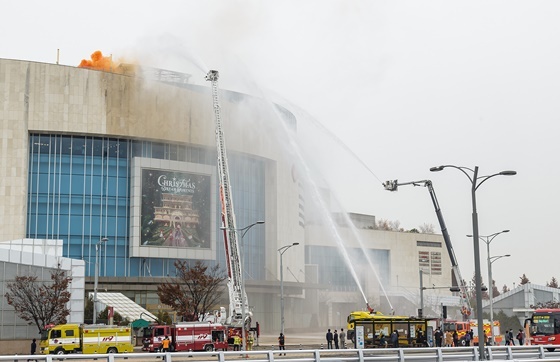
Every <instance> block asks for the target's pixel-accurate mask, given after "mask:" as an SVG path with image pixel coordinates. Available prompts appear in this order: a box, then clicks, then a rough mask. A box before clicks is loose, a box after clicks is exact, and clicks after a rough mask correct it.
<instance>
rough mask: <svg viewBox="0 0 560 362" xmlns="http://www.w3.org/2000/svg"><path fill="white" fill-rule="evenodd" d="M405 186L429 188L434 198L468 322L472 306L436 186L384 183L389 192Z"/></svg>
mask: <svg viewBox="0 0 560 362" xmlns="http://www.w3.org/2000/svg"><path fill="white" fill-rule="evenodd" d="M405 185H413V186H424V187H427V188H428V191H429V192H430V197H431V198H432V203H433V204H434V208H435V210H436V215H437V218H438V222H439V226H440V228H441V233H442V234H443V240H445V246H446V247H447V252H448V254H449V259H451V266H452V269H453V273H454V274H455V279H457V283H459V289H460V290H461V292H460V294H461V302H462V304H463V308H462V310H461V314H462V315H463V319H464V320H467V319H468V317H469V315H470V313H471V305H470V302H469V298H468V297H467V296H468V294H467V286H466V284H465V281H464V280H463V278H462V277H461V272H460V271H459V264H458V263H457V257H456V256H455V251H454V250H453V245H452V244H451V238H450V237H449V233H448V232H447V226H445V221H444V220H443V214H442V213H441V209H440V207H439V203H438V200H437V197H436V192H435V191H434V186H433V185H432V181H430V180H422V181H411V182H402V183H399V182H398V180H391V181H386V182H384V183H383V187H384V188H385V190H388V191H397V190H398V187H399V186H405Z"/></svg>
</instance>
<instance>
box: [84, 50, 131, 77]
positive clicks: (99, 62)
mask: <svg viewBox="0 0 560 362" xmlns="http://www.w3.org/2000/svg"><path fill="white" fill-rule="evenodd" d="M78 67H79V68H89V69H96V70H103V71H105V72H112V73H120V74H125V73H134V65H133V64H125V63H120V64H118V63H115V62H113V57H112V56H108V57H104V56H103V53H101V50H96V51H94V52H93V54H92V55H91V60H87V59H82V61H81V62H80V65H78Z"/></svg>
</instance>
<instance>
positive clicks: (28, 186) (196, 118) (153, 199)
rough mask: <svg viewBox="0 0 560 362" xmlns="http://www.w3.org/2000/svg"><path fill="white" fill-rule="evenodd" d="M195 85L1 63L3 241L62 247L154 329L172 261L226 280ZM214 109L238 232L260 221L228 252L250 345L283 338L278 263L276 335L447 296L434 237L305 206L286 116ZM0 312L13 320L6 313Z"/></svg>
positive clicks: (211, 129) (144, 75)
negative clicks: (216, 270) (421, 294)
mask: <svg viewBox="0 0 560 362" xmlns="http://www.w3.org/2000/svg"><path fill="white" fill-rule="evenodd" d="M192 77H194V76H188V75H184V74H178V73H173V72H169V71H152V70H145V69H141V68H135V67H130V66H126V67H121V72H119V73H112V72H104V71H98V70H93V69H85V68H77V67H69V66H62V65H56V64H45V63H36V62H30V61H22V60H10V59H0V99H2V103H1V104H0V121H1V137H0V146H1V147H2V152H1V153H0V172H1V173H2V175H3V178H2V179H1V180H0V189H1V190H2V192H0V215H1V216H2V217H1V221H0V223H1V227H0V240H1V241H6V242H12V241H15V240H20V239H24V238H28V239H41V240H62V256H63V257H64V258H68V259H71V260H79V261H82V262H83V263H84V265H85V266H84V269H85V270H84V275H85V286H84V289H85V293H89V292H91V291H92V289H93V280H94V270H95V269H94V266H95V257H96V247H99V265H100V269H99V289H100V290H104V291H105V290H106V291H107V292H117V291H118V292H121V293H123V294H125V295H126V296H128V297H129V298H130V299H132V300H133V301H135V302H136V303H137V304H139V305H141V306H142V307H145V308H146V309H147V310H150V311H151V312H154V313H156V312H157V310H158V308H160V307H161V305H160V303H159V301H158V297H157V294H156V287H157V285H158V284H159V283H161V282H162V280H164V279H165V278H168V277H173V275H174V266H173V264H174V261H175V260H177V259H187V260H204V261H207V262H209V263H218V264H219V265H225V260H224V259H225V258H224V254H225V253H224V247H223V244H222V240H221V233H220V203H219V200H218V198H217V197H216V195H218V192H217V190H218V180H217V172H216V141H215V125H214V115H213V107H212V99H211V94H210V91H209V88H208V86H207V85H195V84H191V83H189V79H191V78H192ZM198 77H200V78H203V77H204V74H199V75H198ZM220 101H221V104H220V106H221V112H222V117H223V118H224V127H225V135H226V140H227V149H228V158H229V170H230V179H231V183H232V187H233V191H232V193H233V198H234V205H235V211H236V219H237V225H238V227H239V228H241V227H244V226H246V225H250V224H252V223H254V222H255V221H257V220H263V221H265V224H264V225H258V226H256V227H253V228H251V230H250V232H248V233H247V234H246V235H245V236H244V237H243V238H242V240H241V249H242V250H241V254H242V255H243V264H244V272H245V275H244V278H245V281H246V290H247V293H248V296H249V303H250V305H251V306H252V307H253V308H254V320H256V321H259V323H260V325H261V327H262V330H263V331H265V332H267V331H268V332H274V333H275V331H278V330H279V326H280V296H279V292H280V270H279V268H280V258H281V257H282V258H283V265H284V294H285V302H286V310H287V311H288V310H289V313H286V328H316V327H323V326H331V325H335V324H336V325H339V324H340V325H341V326H342V325H343V323H344V320H345V318H346V315H347V314H348V312H349V311H350V310H355V309H358V308H359V309H363V308H364V307H365V300H368V301H371V304H372V305H373V306H378V307H379V308H381V309H385V308H390V306H391V305H392V306H393V308H394V309H397V308H396V306H395V304H394V303H391V302H390V301H391V299H392V298H404V299H403V300H405V299H406V300H408V301H409V303H410V306H409V307H407V314H409V313H410V314H411V311H414V310H415V308H417V302H416V301H415V299H416V300H417V298H418V285H419V273H418V270H419V268H423V269H424V270H425V271H427V272H429V273H425V277H426V278H427V279H426V280H425V283H428V282H429V283H431V284H433V285H440V286H446V285H451V266H450V262H449V258H448V257H447V255H446V254H445V248H444V245H442V244H443V241H442V238H441V236H440V235H428V234H413V233H398V232H384V231H378V230H373V227H370V226H372V225H374V224H375V219H374V218H373V217H371V216H369V217H368V216H367V215H354V219H355V220H358V219H359V222H357V223H356V224H357V225H356V226H355V225H354V223H353V222H352V221H351V220H352V219H351V218H350V217H349V216H348V215H346V216H344V215H343V216H340V215H338V216H337V215H334V214H332V212H331V210H329V207H328V203H323V202H322V201H319V202H318V201H317V200H319V199H321V197H320V194H321V193H323V192H324V190H318V188H317V187H316V186H314V185H313V183H311V182H308V180H307V179H306V177H305V172H301V170H305V167H304V166H302V165H301V164H300V162H299V161H298V160H297V159H296V158H295V157H293V155H292V153H291V152H289V150H286V147H287V146H286V145H287V144H289V142H286V140H287V139H288V138H287V137H290V135H291V134H293V133H297V129H298V123H297V119H296V118H295V117H294V115H293V114H292V113H291V112H290V111H289V110H287V109H285V108H283V107H280V106H278V105H271V104H270V103H269V102H266V101H263V100H261V99H258V98H255V97H251V96H248V95H244V94H240V93H237V92H231V91H226V90H221V93H220ZM368 218H370V220H369V221H370V222H369V225H368ZM103 238H107V241H106V242H103V243H101V242H100V241H101V240H102V239H103ZM296 241H297V242H299V243H300V245H299V246H297V247H294V248H293V249H291V250H288V251H287V252H286V253H284V254H283V256H280V254H279V253H278V249H279V248H281V247H283V246H285V245H289V244H292V243H293V242H296ZM12 244H13V242H12ZM374 270H376V271H374ZM374 275H377V276H376V277H374ZM4 278H9V276H8V275H7V274H4ZM428 279H429V280H428ZM5 281H6V280H5ZM357 282H359V284H358V283H357ZM433 293H434V295H435V298H436V299H437V298H438V296H439V295H444V293H442V292H436V291H434V292H433ZM427 294H430V293H429V292H428V293H427ZM447 294H449V293H447ZM438 300H439V299H438ZM223 303H224V305H226V306H227V303H228V301H227V293H224V299H223ZM399 304H401V303H399ZM0 311H2V313H9V312H10V307H9V306H7V304H6V302H5V300H2V301H0ZM12 312H13V311H12ZM397 312H398V310H397ZM82 316H83V315H82ZM4 320H5V319H3V318H2V319H0V324H1V323H4V322H3V321H4ZM72 321H73V322H78V323H79V322H83V320H80V317H79V315H76V316H75V319H74V320H72ZM3 328H4V325H0V330H1V329H3ZM29 337H30V336H29V331H28V330H27V329H26V330H20V331H19V332H17V333H16V335H14V338H29Z"/></svg>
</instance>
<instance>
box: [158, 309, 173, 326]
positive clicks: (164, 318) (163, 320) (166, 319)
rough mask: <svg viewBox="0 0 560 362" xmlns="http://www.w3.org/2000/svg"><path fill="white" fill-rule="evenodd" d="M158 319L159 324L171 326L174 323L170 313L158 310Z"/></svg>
mask: <svg viewBox="0 0 560 362" xmlns="http://www.w3.org/2000/svg"><path fill="white" fill-rule="evenodd" d="M156 318H157V324H171V322H172V321H171V316H170V315H169V313H167V311H164V310H161V309H160V310H158V312H157V314H156Z"/></svg>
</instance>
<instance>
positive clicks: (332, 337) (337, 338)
mask: <svg viewBox="0 0 560 362" xmlns="http://www.w3.org/2000/svg"><path fill="white" fill-rule="evenodd" d="M325 337H326V339H327V349H333V342H334V348H335V349H339V348H341V349H345V348H346V333H344V329H343V328H340V334H339V333H338V332H337V331H336V329H335V330H334V333H333V332H331V330H330V328H329V329H328V330H327V334H326V336H325ZM339 342H340V344H339Z"/></svg>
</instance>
